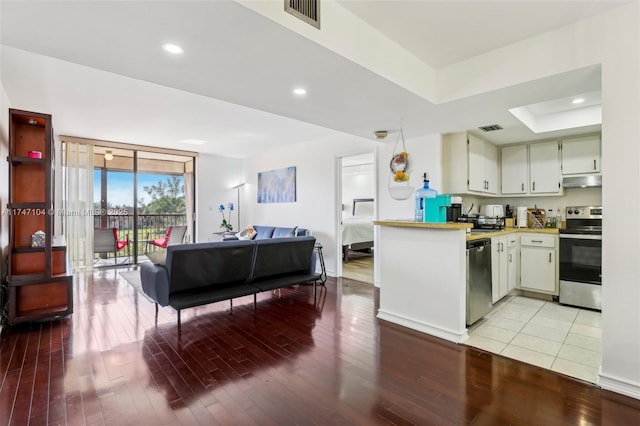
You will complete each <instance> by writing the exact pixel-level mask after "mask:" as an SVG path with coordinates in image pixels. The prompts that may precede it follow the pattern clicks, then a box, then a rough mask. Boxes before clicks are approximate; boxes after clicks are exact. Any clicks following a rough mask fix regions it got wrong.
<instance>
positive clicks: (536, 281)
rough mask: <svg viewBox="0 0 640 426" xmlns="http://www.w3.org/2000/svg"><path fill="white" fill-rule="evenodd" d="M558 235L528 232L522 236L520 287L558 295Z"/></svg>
mask: <svg viewBox="0 0 640 426" xmlns="http://www.w3.org/2000/svg"><path fill="white" fill-rule="evenodd" d="M557 246H558V245H557V237H556V236H555V235H547V234H526V235H522V236H521V238H520V288H521V289H522V290H528V291H534V292H538V293H545V294H552V295H556V296H557V295H558V273H557V265H556V258H557Z"/></svg>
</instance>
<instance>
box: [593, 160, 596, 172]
mask: <svg viewBox="0 0 640 426" xmlns="http://www.w3.org/2000/svg"><path fill="white" fill-rule="evenodd" d="M595 169H596V160H593V170H595Z"/></svg>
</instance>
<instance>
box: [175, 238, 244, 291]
mask: <svg viewBox="0 0 640 426" xmlns="http://www.w3.org/2000/svg"><path fill="white" fill-rule="evenodd" d="M254 249H255V242H253V241H225V242H222V241H220V242H215V243H199V244H181V245H176V246H169V247H168V248H167V269H168V270H169V271H170V289H171V294H172V295H173V294H174V293H180V292H182V291H187V290H196V289H199V288H201V287H211V286H218V287H220V288H222V287H227V286H231V285H234V284H246V282H247V281H248V280H249V278H250V274H251V265H252V263H253V257H254Z"/></svg>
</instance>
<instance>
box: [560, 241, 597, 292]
mask: <svg viewBox="0 0 640 426" xmlns="http://www.w3.org/2000/svg"><path fill="white" fill-rule="evenodd" d="M559 275H560V281H574V282H581V283H589V284H597V285H601V284H602V235H601V234H600V235H584V234H560V266H559Z"/></svg>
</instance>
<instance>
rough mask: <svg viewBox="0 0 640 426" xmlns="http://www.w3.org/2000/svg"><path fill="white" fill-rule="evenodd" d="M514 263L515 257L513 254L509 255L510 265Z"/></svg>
mask: <svg viewBox="0 0 640 426" xmlns="http://www.w3.org/2000/svg"><path fill="white" fill-rule="evenodd" d="M512 262H513V256H512V255H511V253H509V263H512Z"/></svg>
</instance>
